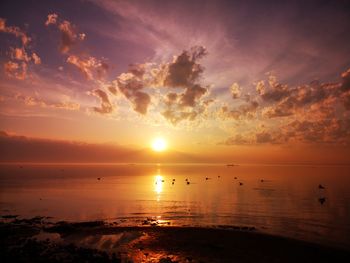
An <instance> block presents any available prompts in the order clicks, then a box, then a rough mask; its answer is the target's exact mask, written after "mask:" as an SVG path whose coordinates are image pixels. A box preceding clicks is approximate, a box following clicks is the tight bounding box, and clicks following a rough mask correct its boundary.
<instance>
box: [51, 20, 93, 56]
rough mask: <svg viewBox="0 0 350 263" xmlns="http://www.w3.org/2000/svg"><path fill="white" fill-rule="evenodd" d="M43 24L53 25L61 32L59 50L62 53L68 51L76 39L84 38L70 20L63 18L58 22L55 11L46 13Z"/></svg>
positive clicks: (83, 34)
mask: <svg viewBox="0 0 350 263" xmlns="http://www.w3.org/2000/svg"><path fill="white" fill-rule="evenodd" d="M45 25H46V26H49V25H55V26H57V28H58V30H59V31H60V32H61V43H60V46H59V50H60V51H61V53H63V54H66V53H68V52H69V51H70V50H71V48H72V47H73V46H74V45H75V44H76V43H77V42H78V41H81V40H84V39H85V37H86V35H85V33H77V30H76V26H75V25H73V24H72V23H71V22H70V21H68V20H63V21H61V22H60V21H59V17H58V15H57V14H55V13H53V14H49V15H48V17H47V20H46V22H45Z"/></svg>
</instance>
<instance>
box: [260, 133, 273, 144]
mask: <svg viewBox="0 0 350 263" xmlns="http://www.w3.org/2000/svg"><path fill="white" fill-rule="evenodd" d="M273 141H274V140H273V138H272V136H271V134H270V133H268V132H266V131H263V132H259V133H257V134H256V142H257V143H270V142H273Z"/></svg>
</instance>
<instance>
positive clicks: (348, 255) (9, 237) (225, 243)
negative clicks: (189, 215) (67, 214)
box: [0, 217, 350, 262]
mask: <svg viewBox="0 0 350 263" xmlns="http://www.w3.org/2000/svg"><path fill="white" fill-rule="evenodd" d="M146 222H147V221H146ZM148 223H149V224H148V225H146V223H145V225H144V226H129V227H124V226H118V225H117V224H115V223H113V222H109V223H107V222H103V221H91V222H79V223H68V222H63V221H62V222H57V223H51V222H49V220H48V219H46V218H42V217H35V218H32V219H16V218H6V219H4V218H3V220H2V222H1V224H0V233H1V235H0V236H1V243H0V245H1V255H2V256H1V257H2V262H296V261H298V262H340V261H346V260H349V259H350V251H349V250H341V249H336V248H331V247H325V246H321V245H316V244H312V243H308V242H304V241H297V240H293V239H288V238H283V237H277V236H272V235H266V234H262V233H259V232H258V231H257V230H255V229H254V228H248V227H239V226H231V227H230V226H217V227H212V228H201V227H190V226H188V227H174V226H152V223H153V222H148Z"/></svg>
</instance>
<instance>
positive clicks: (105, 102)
mask: <svg viewBox="0 0 350 263" xmlns="http://www.w3.org/2000/svg"><path fill="white" fill-rule="evenodd" d="M92 95H94V96H96V97H98V98H99V99H100V100H101V106H100V107H93V110H94V111H95V112H97V113H101V114H108V113H111V112H113V105H112V103H111V102H110V100H109V98H108V95H107V93H106V92H104V91H103V90H101V89H95V90H93V91H92Z"/></svg>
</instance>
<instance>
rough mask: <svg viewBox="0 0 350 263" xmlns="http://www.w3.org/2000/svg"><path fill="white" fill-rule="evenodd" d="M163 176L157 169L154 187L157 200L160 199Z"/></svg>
mask: <svg viewBox="0 0 350 263" xmlns="http://www.w3.org/2000/svg"><path fill="white" fill-rule="evenodd" d="M163 183H164V179H163V176H161V175H160V170H158V174H157V175H156V176H155V187H154V191H155V192H156V193H157V201H158V202H159V201H160V195H161V193H162V192H163Z"/></svg>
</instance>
